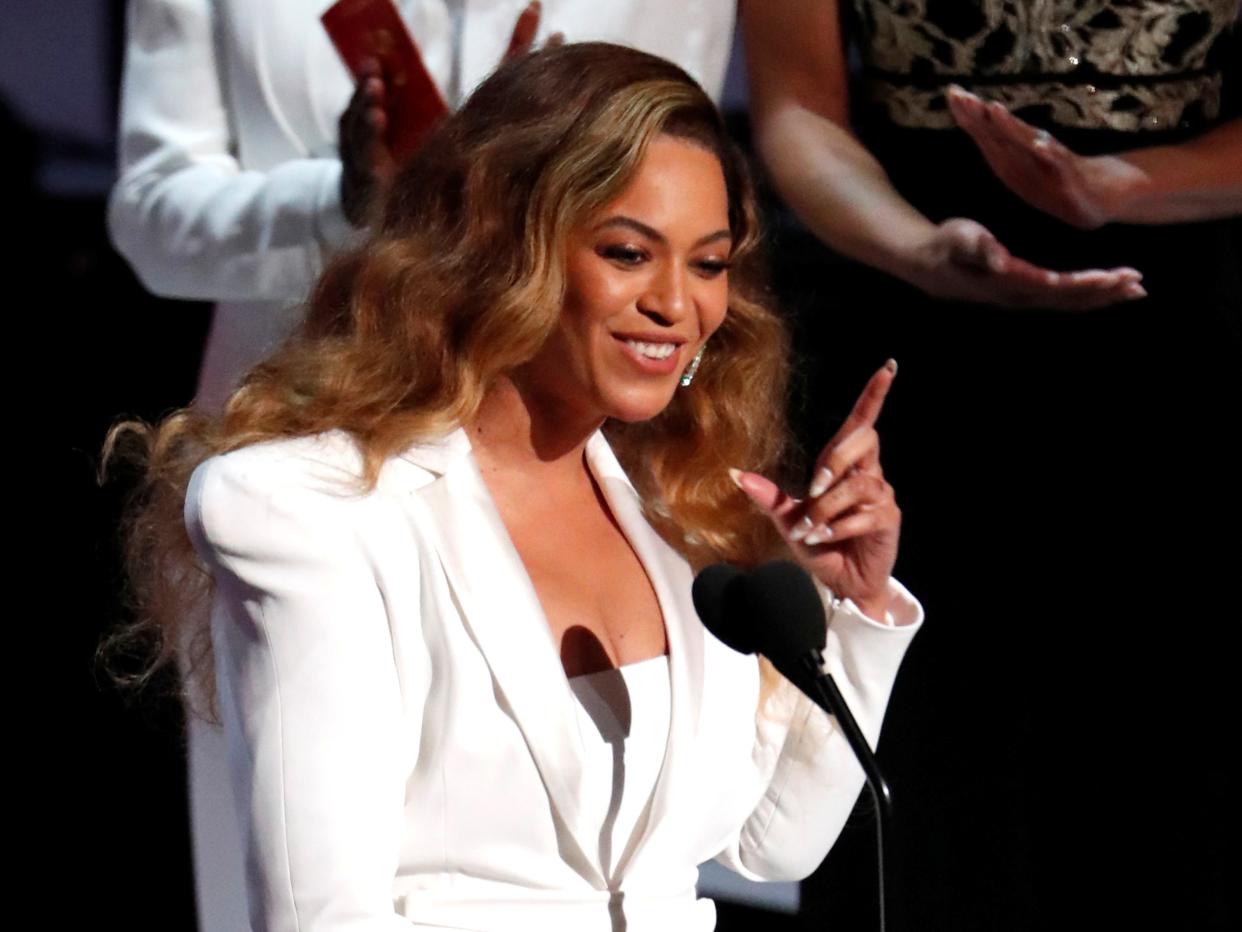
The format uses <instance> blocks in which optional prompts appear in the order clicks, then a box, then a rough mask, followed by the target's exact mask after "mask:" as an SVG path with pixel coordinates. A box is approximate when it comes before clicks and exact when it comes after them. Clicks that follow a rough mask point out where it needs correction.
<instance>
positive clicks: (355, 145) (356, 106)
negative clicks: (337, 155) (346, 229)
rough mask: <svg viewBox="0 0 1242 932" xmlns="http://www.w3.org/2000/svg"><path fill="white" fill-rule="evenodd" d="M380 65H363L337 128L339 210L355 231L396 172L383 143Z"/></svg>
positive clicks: (384, 127)
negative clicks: (339, 154)
mask: <svg viewBox="0 0 1242 932" xmlns="http://www.w3.org/2000/svg"><path fill="white" fill-rule="evenodd" d="M384 93H385V87H384V79H383V77H382V75H381V70H380V63H379V62H378V61H375V60H374V59H372V60H369V61H367V62H365V63H364V64H363V66H362V71H361V73H360V74H359V75H358V83H357V85H356V86H355V88H354V95H353V97H351V98H350V100H349V106H347V107H346V108H345V112H344V113H342V114H341V120H340V123H339V125H338V131H339V133H340V151H341V208H342V210H344V212H345V219H346V220H348V221H349V222H350V224H351V225H353V226H355V227H363V226H366V224H367V221H368V220H369V219H370V212H371V205H372V203H373V202H374V201H375V198H376V196H377V193H378V192H379V191H380V190H381V189H382V188H383V187H384V186H385V185H387V184H388V183H389V182H390V181H391V180H392V176H393V173H394V172H395V171H396V160H395V159H394V158H393V154H392V151H391V150H390V149H389V148H388V143H387V142H385V134H386V133H387V132H388V113H387V112H386V111H385V109H384Z"/></svg>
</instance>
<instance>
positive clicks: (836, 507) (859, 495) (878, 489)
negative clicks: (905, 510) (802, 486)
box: [791, 470, 894, 547]
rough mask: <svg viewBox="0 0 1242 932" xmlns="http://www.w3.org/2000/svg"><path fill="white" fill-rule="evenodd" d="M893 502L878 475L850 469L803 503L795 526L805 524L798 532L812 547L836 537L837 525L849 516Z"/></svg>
mask: <svg viewBox="0 0 1242 932" xmlns="http://www.w3.org/2000/svg"><path fill="white" fill-rule="evenodd" d="M893 502H894V497H893V490H892V487H891V486H890V485H889V484H888V483H887V482H885V481H884V477H883V476H882V475H879V474H878V473H876V472H871V471H864V470H857V471H853V472H851V473H849V474H848V475H847V476H846V477H845V478H844V479H842V480H841V481H840V482H838V483H837V484H836V485H834V486H833V487H832V488H831V489H829V490H828V491H827V492H825V493H824V494H823V495H821V496H820V497H819V498H815V499H810V500H809V501H807V502H805V503H804V505H803V509H802V510H803V515H802V517H801V518H800V519H799V527H806V528H807V531H806V533H805V534H804V535H802V536H801V541H802V543H803V544H805V545H807V546H808V547H813V546H816V545H818V544H825V543H827V542H828V541H830V540H838V539H839V538H840V533H839V532H840V529H841V527H840V526H841V525H842V524H843V523H844V522H845V521H846V520H847V519H848V518H849V517H850V516H852V515H854V514H855V513H863V512H871V511H875V510H877V509H884V508H886V507H887V506H888V505H889V504H891V503H893ZM791 538H792V535H791Z"/></svg>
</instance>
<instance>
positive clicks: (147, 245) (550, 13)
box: [108, 0, 735, 406]
mask: <svg viewBox="0 0 1242 932" xmlns="http://www.w3.org/2000/svg"><path fill="white" fill-rule="evenodd" d="M526 2H527V0H397V5H398V7H399V8H400V10H401V13H402V16H403V17H404V19H405V21H406V22H407V24H408V25H409V27H410V30H411V32H412V34H413V35H414V37H415V39H416V40H417V42H418V44H419V47H420V49H421V50H422V52H423V56H424V58H425V60H426V63H427V67H428V70H429V71H430V72H431V74H432V76H433V78H434V79H435V80H436V82H437V84H438V85H439V87H440V88H441V90H442V92H443V94H444V97H445V99H446V100H448V101H449V102H450V104H453V105H456V104H457V103H459V102H460V101H461V99H462V98H463V97H464V96H465V95H466V94H467V93H468V92H469V91H470V90H471V89H472V88H473V87H475V86H476V85H477V84H478V83H479V82H480V81H482V80H483V78H484V77H486V76H487V74H488V73H489V72H491V71H492V70H493V69H494V68H495V67H496V65H497V64H499V62H500V60H501V57H502V56H503V54H504V50H505V48H506V46H507V45H508V40H509V37H510V35H511V33H512V31H513V25H514V23H515V22H516V20H517V17H518V14H519V13H520V12H521V11H522V9H523V8H524V7H525V6H526ZM330 5H331V0H130V3H129V11H128V20H127V44H126V50H125V71H124V78H123V82H122V89H121V125H120V133H119V137H120V176H119V178H118V180H117V183H116V186H115V187H114V189H113V192H112V196H111V199H110V202H109V206H108V223H109V229H110V231H111V235H112V240H113V242H114V243H115V245H116V247H117V249H118V250H119V251H120V252H121V253H122V254H123V255H124V256H125V258H126V259H127V260H128V261H129V263H130V264H131V265H132V266H133V268H134V270H135V272H136V273H137V274H138V277H139V278H140V279H141V280H142V282H143V284H144V285H146V287H147V288H148V289H150V290H151V291H153V292H155V293H156V294H160V295H164V296H167V297H172V298H189V299H195V300H201V301H215V302H219V304H218V305H217V307H216V310H215V315H214V317H213V321H212V328H211V334H210V337H209V338H208V344H207V349H206V355H205V357H204V360H203V367H202V370H201V372H200V377H199V401H200V403H204V404H208V405H213V406H215V405H218V404H220V403H221V402H222V401H223V400H224V398H225V397H227V394H228V391H229V390H230V389H231V387H232V386H233V385H234V383H235V382H236V380H237V378H238V377H239V376H240V375H241V374H242V373H244V372H245V371H246V370H248V369H249V368H250V367H251V366H252V365H254V364H255V363H256V362H258V361H259V360H260V359H261V358H262V357H263V356H265V355H266V354H267V353H268V352H270V351H271V350H272V349H273V348H274V347H275V345H276V344H277V343H278V342H279V341H280V340H281V339H282V338H283V337H284V336H285V335H286V334H288V333H289V331H290V330H291V329H292V327H293V326H294V323H295V321H296V317H297V311H296V307H297V305H298V304H299V302H301V301H302V300H303V299H304V298H305V297H306V296H307V294H308V293H309V290H310V287H311V285H312V284H313V282H314V280H315V278H316V276H317V275H318V274H319V271H320V269H321V268H322V265H323V259H324V256H325V255H326V254H327V253H330V252H332V251H334V250H336V249H338V248H340V247H341V246H342V245H343V244H344V243H346V242H347V241H348V240H349V239H350V238H351V237H352V235H353V234H352V231H351V228H350V227H349V224H348V223H346V221H345V218H344V214H343V213H342V212H341V203H340V181H341V164H340V161H339V160H338V158H337V121H338V119H339V118H340V115H341V113H342V111H343V110H344V109H345V106H346V104H347V103H348V102H349V97H350V95H351V93H352V92H353V84H352V81H351V79H350V77H349V75H348V73H347V72H346V70H345V67H344V65H342V64H341V62H340V59H339V58H338V57H337V54H336V51H335V50H334V49H333V48H332V45H331V43H330V42H329V41H328V39H327V35H326V33H325V32H324V30H323V27H322V26H321V25H320V22H319V16H320V14H322V13H323V11H324V10H325V9H327V8H328V6H330ZM734 7H735V2H734V0H677V2H676V3H668V2H665V0H616V2H614V0H607V2H598V0H543V10H544V13H543V18H542V23H541V26H540V35H539V40H540V41H542V40H543V39H544V38H546V37H547V36H548V35H549V34H551V33H553V32H562V33H564V35H565V37H566V40H567V41H570V42H575V41H586V40H604V41H610V42H616V43H620V44H624V45H632V46H635V47H637V48H640V49H643V50H645V51H648V52H652V53H654V54H656V55H660V56H662V57H665V58H669V59H671V60H672V61H675V62H677V63H678V64H680V65H681V66H682V67H683V68H685V69H686V70H687V71H688V72H690V74H692V75H693V76H694V77H695V78H697V79H698V80H699V81H700V82H701V83H702V84H703V86H704V87H705V88H706V89H707V91H708V93H710V94H712V95H713V96H716V97H719V93H720V91H721V88H722V86H723V83H724V73H725V67H726V65H727V64H728V58H729V52H730V49H731V46H732V35H733V20H734Z"/></svg>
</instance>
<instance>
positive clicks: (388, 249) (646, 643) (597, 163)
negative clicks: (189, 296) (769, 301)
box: [135, 44, 921, 932]
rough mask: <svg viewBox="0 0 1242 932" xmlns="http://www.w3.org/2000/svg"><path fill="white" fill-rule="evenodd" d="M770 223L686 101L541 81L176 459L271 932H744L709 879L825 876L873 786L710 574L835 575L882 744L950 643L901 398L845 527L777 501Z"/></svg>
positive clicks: (198, 429) (419, 168)
mask: <svg viewBox="0 0 1242 932" xmlns="http://www.w3.org/2000/svg"><path fill="white" fill-rule="evenodd" d="M432 182H434V183H432ZM754 216H755V214H754V201H753V195H752V193H751V191H750V188H749V185H748V183H747V181H746V177H745V171H744V167H743V163H742V161H741V159H740V156H738V155H737V154H736V152H735V151H734V150H733V149H732V148H731V146H730V144H729V142H728V140H727V136H726V134H725V132H724V129H723V126H722V125H721V123H720V120H719V116H718V114H717V113H716V111H715V108H714V107H713V106H712V104H711V102H710V100H709V99H708V98H707V97H706V95H704V94H703V92H702V91H701V89H699V88H698V87H697V85H695V84H694V82H693V81H692V80H690V79H689V78H688V77H687V76H686V75H685V73H684V72H682V71H681V70H680V69H678V68H676V67H675V66H673V65H672V64H670V63H668V62H665V61H662V60H660V59H657V58H654V57H652V56H648V55H645V54H643V53H640V52H636V51H632V50H628V49H622V48H619V47H616V46H608V45H603V44H581V45H572V46H565V47H563V48H558V49H551V50H546V51H543V52H540V53H536V54H534V55H529V56H526V57H524V58H522V59H520V60H518V61H516V62H513V63H511V64H509V65H507V66H506V67H505V68H503V69H501V70H500V71H499V72H498V73H497V74H496V75H495V76H493V77H492V78H490V79H489V80H488V81H487V82H485V83H484V84H483V85H482V86H481V88H480V89H479V90H478V91H477V92H476V93H475V95H474V96H473V97H472V98H471V99H470V101H469V102H468V103H467V104H466V105H465V107H464V108H463V110H462V111H461V113H460V114H458V115H457V116H455V117H453V118H452V119H450V120H449V121H448V122H447V123H446V124H445V126H444V127H443V128H442V129H441V130H440V132H439V133H438V134H437V136H436V137H435V138H434V139H433V140H432V142H431V143H429V144H428V146H427V147H426V148H425V149H424V151H423V152H422V153H420V155H419V156H417V157H416V158H415V160H414V161H413V162H412V163H411V165H410V166H408V168H407V169H406V170H405V171H404V173H403V174H402V175H401V176H399V177H398V179H397V181H396V183H395V187H394V190H393V192H392V195H391V197H390V199H389V201H388V204H387V208H386V211H385V214H384V217H383V220H382V222H381V224H380V226H379V229H378V230H377V231H376V233H375V234H374V236H373V238H372V239H371V240H370V242H368V243H367V244H366V245H365V246H364V247H363V248H362V249H360V250H359V251H357V252H356V253H355V254H353V255H352V256H350V257H348V258H347V259H344V260H342V261H340V262H338V263H336V264H334V265H333V267H332V268H331V269H330V270H329V272H328V274H327V276H326V277H325V279H324V281H323V282H321V285H320V287H319V288H318V290H317V292H316V296H315V298H314V300H313V302H312V304H311V306H310V309H309V316H308V321H307V324H306V326H305V327H304V329H303V331H302V332H301V334H300V335H299V337H298V338H297V339H295V340H294V341H292V342H290V343H289V344H288V345H287V346H286V347H285V348H284V349H282V350H281V351H280V352H279V353H278V354H276V355H275V356H273V357H272V358H270V359H269V360H268V361H267V362H265V363H264V364H263V365H262V366H260V367H259V368H257V369H256V370H255V371H254V372H252V373H251V374H250V376H248V377H247V379H246V380H245V382H244V384H243V386H242V388H241V389H240V390H239V391H238V392H237V393H236V394H235V395H234V396H233V398H232V399H231V401H230V403H229V405H228V407H227V409H226V411H225V414H224V415H223V417H222V418H218V419H213V418H211V417H210V416H208V415H204V414H201V413H197V412H194V411H191V412H189V413H188V414H185V415H182V416H181V417H179V418H175V419H173V420H172V421H170V422H168V423H167V424H165V425H164V426H163V427H161V428H160V431H159V435H158V438H157V440H158V442H157V443H156V444H155V445H154V446H153V448H152V449H153V451H154V455H153V458H152V460H151V462H150V479H151V483H152V485H151V489H152V493H153V495H154V498H153V499H150V500H149V501H150V504H149V505H148V506H147V507H148V508H149V509H150V511H149V512H148V513H147V518H154V519H155V520H154V521H151V520H148V521H144V522H140V523H139V524H138V525H136V526H137V527H139V528H152V527H154V528H155V529H156V531H157V534H156V536H154V537H153V536H149V535H148V536H145V537H144V536H143V533H142V532H140V533H139V535H138V537H136V539H135V545H136V547H137V548H138V549H137V552H138V553H142V554H145V555H147V556H148V557H150V558H152V559H153V560H154V561H155V562H154V564H153V565H148V566H147V571H148V573H149V579H150V581H154V582H155V583H157V584H159V583H161V582H162V583H163V584H165V585H171V586H172V587H173V590H174V591H180V592H181V593H182V594H183V595H188V593H187V587H188V586H189V584H190V582H191V581H192V579H193V573H192V572H187V571H188V570H189V568H190V565H191V564H190V563H189V562H188V560H187V551H188V548H189V547H190V546H192V547H193V548H194V550H196V551H197V554H198V555H199V557H200V558H201V561H202V563H201V564H200V565H201V566H204V567H205V568H206V570H207V571H208V573H209V574H210V578H211V581H212V586H211V591H212V594H213V599H212V603H211V605H212V609H211V614H210V626H209V628H210V650H209V654H208V656H207V658H206V659H207V660H208V661H210V662H211V663H212V664H214V669H215V686H216V697H217V704H218V712H219V715H220V717H221V719H222V720H223V722H224V726H225V730H226V733H227V734H228V738H229V745H230V763H231V771H232V777H233V782H234V789H235V792H236V796H237V800H238V804H239V817H240V822H241V825H242V831H243V836H244V839H245V842H246V849H247V877H248V884H249V895H250V908H251V921H252V924H253V926H254V927H255V928H257V929H260V930H278V929H279V930H285V929H289V930H292V929H300V930H311V929H316V930H338V929H340V930H343V929H346V928H348V929H364V928H365V929H376V930H378V929H385V928H392V929H396V928H411V927H413V928H427V929H431V928H454V929H471V930H493V929H496V930H499V929H515V928H516V929H526V928H531V929H534V928H538V929H548V930H554V932H556V930H565V932H569V930H575V932H577V930H586V932H590V930H614V929H618V928H628V929H633V930H648V929H649V930H661V929H669V930H672V929H677V930H683V929H690V930H696V929H702V930H706V929H710V928H711V927H712V926H713V924H714V910H713V907H712V906H711V904H710V902H708V901H698V900H696V899H695V892H694V884H695V879H696V866H697V865H698V864H699V863H700V862H702V861H704V860H707V859H710V858H713V857H715V858H719V859H720V860H722V861H723V862H724V863H726V864H728V865H729V866H731V867H733V868H734V869H736V870H738V871H741V872H742V873H744V874H746V875H748V876H750V877H752V878H757V879H763V878H795V877H800V876H803V875H805V874H807V873H809V872H810V870H812V869H813V868H814V867H815V865H816V864H817V863H818V862H819V860H820V859H821V858H822V857H823V855H824V854H825V852H826V851H827V849H828V847H829V846H830V845H831V843H832V841H833V840H834V839H835V837H836V834H837V832H838V831H839V829H840V826H841V824H842V822H843V821H844V819H845V817H846V815H847V814H848V813H849V811H850V808H851V806H852V804H853V801H854V798H855V797H856V795H857V793H858V790H859V788H860V786H861V782H862V776H861V772H860V771H859V770H858V768H857V766H856V765H855V764H854V763H853V762H852V759H851V757H850V754H849V751H848V748H847V746H846V744H845V742H844V740H843V738H842V737H841V735H840V734H839V732H838V731H837V729H836V727H835V724H834V723H833V722H832V721H831V720H829V719H827V718H826V717H825V716H823V715H822V714H821V713H820V712H819V711H817V710H815V709H813V708H812V706H811V705H810V703H809V702H807V701H806V700H805V699H804V698H802V697H800V696H799V695H797V694H796V692H795V690H794V689H793V687H791V686H790V685H789V684H787V683H785V682H784V681H782V680H780V679H779V677H776V676H775V675H774V674H771V673H770V671H769V675H766V676H765V675H764V673H763V672H762V671H761V668H760V665H759V663H758V662H757V661H756V660H755V659H754V658H750V657H743V656H740V655H737V654H735V653H733V652H732V651H730V650H729V649H728V648H726V647H724V646H723V645H722V644H721V643H720V642H718V641H717V640H715V639H714V638H713V637H712V636H711V635H709V634H708V633H707V632H706V631H705V630H704V629H703V627H702V626H701V624H700V623H699V622H698V620H697V618H696V617H695V613H694V610H693V607H692V605H691V604H690V599H689V593H690V583H691V579H692V569H691V567H692V564H699V563H702V562H705V561H708V560H712V559H721V558H728V559H732V560H734V561H736V562H740V563H754V562H757V561H758V560H761V559H763V558H765V557H767V556H770V555H772V554H773V553H775V552H779V551H785V552H787V553H790V554H792V556H793V557H795V558H796V559H798V560H799V561H800V562H801V563H802V564H803V566H804V567H806V568H807V569H808V571H810V572H811V573H812V574H813V575H814V576H815V578H816V579H817V580H818V582H819V584H820V586H821V591H822V594H823V598H824V601H825V606H826V608H827V610H828V614H829V627H828V632H827V635H828V648H827V651H826V655H827V660H826V663H827V665H828V667H829V668H830V669H831V670H832V671H833V672H834V673H835V674H836V677H837V679H838V681H839V682H840V683H841V684H842V686H843V691H844V692H845V693H846V695H847V698H848V699H849V700H850V701H851V702H852V705H853V707H854V709H855V711H856V713H857V714H858V717H859V719H860V720H861V722H862V723H863V725H864V729H865V731H866V732H867V733H868V735H869V737H870V738H871V740H872V741H874V740H876V738H877V737H878V732H879V727H880V722H881V719H882V715H883V709H884V706H885V703H886V701H887V698H888V694H889V691H890V688H891V685H892V682H893V678H894V676H895V675H896V671H897V667H898V665H899V664H900V661H901V657H902V655H903V653H904V650H905V648H906V646H907V645H908V643H909V641H910V638H911V637H912V636H913V633H914V631H915V630H916V628H917V626H918V625H919V623H920V621H921V617H920V616H921V611H920V609H919V607H918V605H917V603H916V602H914V600H913V599H912V598H911V597H910V596H909V594H908V593H906V592H905V590H904V589H902V588H901V587H900V586H899V585H898V584H897V583H895V582H894V581H893V580H892V579H891V577H890V571H891V568H892V565H893V560H894V559H895V555H896V545H897V536H898V526H899V512H898V510H897V507H896V505H895V503H894V501H893V495H892V490H891V488H890V487H889V486H888V485H887V483H886V482H885V481H884V479H883V473H882V470H881V468H880V464H879V458H878V439H877V435H876V432H875V429H874V421H875V418H876V416H877V415H878V413H879V409H880V406H881V405H882V403H883V398H884V395H885V393H886V392H887V390H888V386H889V385H890V384H891V381H892V377H893V370H892V369H891V368H889V367H886V368H884V369H881V370H880V371H879V372H878V373H877V374H876V375H875V377H873V379H872V380H871V382H870V383H869V385H868V387H867V389H866V391H865V392H864V394H863V396H862V398H861V399H860V401H859V403H858V405H857V406H856V408H855V410H854V412H853V414H852V415H851V417H850V418H849V420H848V421H847V424H846V426H845V427H844V428H843V429H842V431H841V433H840V434H839V435H838V437H837V438H834V440H833V442H831V443H830V444H829V445H828V446H827V447H826V448H825V450H824V452H823V454H822V455H821V458H820V460H819V461H818V469H817V471H816V476H815V480H814V482H813V483H812V486H811V489H810V490H809V491H808V495H807V498H806V499H805V500H802V501H800V500H796V499H793V498H789V497H787V496H785V495H784V494H783V493H782V492H780V490H779V489H778V487H777V486H776V485H775V484H774V483H772V482H771V481H770V480H769V479H767V478H765V476H764V475H763V474H762V473H765V472H769V471H770V470H772V469H773V468H775V466H776V464H777V462H778V460H779V459H780V457H781V455H782V452H783V443H784V437H785V430H784V427H783V425H782V419H781V413H780V412H781V411H782V395H783V381H784V379H783V376H784V372H785V368H786V365H787V364H786V358H785V356H786V350H787V341H786V339H785V336H784V331H783V327H782V325H781V322H780V320H779V318H778V317H777V316H776V315H775V314H774V313H773V312H772V311H770V310H769V309H767V308H766V307H765V306H764V305H763V303H762V301H761V300H760V297H761V295H762V290H761V288H760V287H759V285H758V282H757V280H756V275H755V262H756V256H755V245H756V234H755V228H754ZM679 386H680V387H679ZM211 454H215V455H211ZM730 462H737V463H741V464H743V465H745V466H746V467H748V469H750V470H752V471H747V472H740V471H737V470H734V471H733V472H732V475H730V472H729V471H728V470H727V468H726V467H727V465H728V464H729V463H730ZM622 464H624V466H623V465H622ZM191 471H192V477H191ZM182 495H183V496H184V498H183V502H184V512H185V529H186V530H188V537H187V535H186V533H185V531H184V530H182V531H180V532H179V534H178V533H177V532H176V530H175V528H174V527H173V526H172V524H171V523H170V522H169V520H168V517H169V516H168V509H169V508H170V507H172V506H178V505H180V504H181V503H182V498H181V496H182ZM160 515H163V519H162V520H161V519H160ZM161 534H162V535H163V536H162V537H161V536H160V535H161ZM147 591H150V590H147ZM183 601H184V600H183ZM153 604H156V603H154V602H153ZM162 621H163V623H164V625H165V628H164V631H165V636H166V643H168V644H184V643H187V642H191V641H192V640H193V637H194V634H195V631H196V630H197V629H196V627H195V622H194V621H193V620H189V619H187V618H186V617H185V616H178V615H172V614H167V615H165V616H164V617H163V618H162ZM200 669H203V668H200ZM639 670H641V672H638V671H639ZM609 715H611V716H612V718H611V720H609V718H608V716H609ZM607 721H611V723H612V724H614V725H615V724H618V723H620V724H621V726H622V727H621V729H620V733H619V734H615V733H614V734H612V735H606V734H605V732H606V731H607V727H605V724H604V723H605V722H607ZM597 728H598V731H597V730H596V729H597Z"/></svg>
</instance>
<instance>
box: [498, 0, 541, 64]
mask: <svg viewBox="0 0 1242 932" xmlns="http://www.w3.org/2000/svg"><path fill="white" fill-rule="evenodd" d="M542 15H543V7H542V6H541V4H540V3H539V0H531V2H530V3H528V4H526V7H525V9H523V10H522V12H521V13H520V14H518V18H517V22H516V23H514V24H513V35H512V36H510V38H509V47H508V48H507V49H505V54H504V58H503V59H502V61H510V60H511V59H514V58H518V57H520V56H522V55H525V54H526V53H527V52H529V51H530V50H531V47H532V46H533V45H534V44H535V34H536V33H538V32H539V20H540V18H541V16H542Z"/></svg>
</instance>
